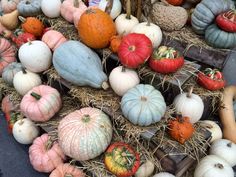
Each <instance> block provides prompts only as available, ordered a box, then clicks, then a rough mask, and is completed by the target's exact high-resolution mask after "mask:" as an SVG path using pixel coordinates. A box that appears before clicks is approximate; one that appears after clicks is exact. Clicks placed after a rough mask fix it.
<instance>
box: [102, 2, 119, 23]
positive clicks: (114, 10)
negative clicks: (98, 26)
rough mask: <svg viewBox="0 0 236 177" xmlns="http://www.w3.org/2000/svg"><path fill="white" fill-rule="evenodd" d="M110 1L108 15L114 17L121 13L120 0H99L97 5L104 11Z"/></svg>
mask: <svg viewBox="0 0 236 177" xmlns="http://www.w3.org/2000/svg"><path fill="white" fill-rule="evenodd" d="M111 1H113V2H112V7H111V10H110V16H111V18H112V19H115V18H116V17H117V16H118V15H120V13H121V10H122V5H121V2H120V0H109V1H107V0H101V1H100V2H99V5H98V8H99V9H101V10H103V11H106V8H107V6H109V3H111Z"/></svg>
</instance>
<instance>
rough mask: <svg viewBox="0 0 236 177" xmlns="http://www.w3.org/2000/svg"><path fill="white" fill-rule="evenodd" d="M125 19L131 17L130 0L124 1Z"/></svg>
mask: <svg viewBox="0 0 236 177" xmlns="http://www.w3.org/2000/svg"><path fill="white" fill-rule="evenodd" d="M126 14H127V15H126V19H131V2H130V0H127V1H126Z"/></svg>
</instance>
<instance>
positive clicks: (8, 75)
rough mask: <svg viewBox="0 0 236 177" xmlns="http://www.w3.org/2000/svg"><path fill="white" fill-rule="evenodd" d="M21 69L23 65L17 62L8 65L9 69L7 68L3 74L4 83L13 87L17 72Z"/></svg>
mask: <svg viewBox="0 0 236 177" xmlns="http://www.w3.org/2000/svg"><path fill="white" fill-rule="evenodd" d="M21 68H22V64H21V63H17V62H12V63H10V64H9V65H7V67H5V68H4V69H3V72H2V79H3V80H4V82H5V83H7V84H8V85H9V86H13V78H14V76H15V74H16V73H17V72H19V71H21Z"/></svg>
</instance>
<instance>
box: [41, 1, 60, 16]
mask: <svg viewBox="0 0 236 177" xmlns="http://www.w3.org/2000/svg"><path fill="white" fill-rule="evenodd" d="M41 9H42V11H43V13H44V15H46V16H47V17H49V18H56V17H59V16H60V12H61V0H42V1H41Z"/></svg>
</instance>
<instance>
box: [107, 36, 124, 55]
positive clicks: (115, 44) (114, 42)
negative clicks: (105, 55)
mask: <svg viewBox="0 0 236 177" xmlns="http://www.w3.org/2000/svg"><path fill="white" fill-rule="evenodd" d="M121 40H122V37H121V36H112V37H111V39H110V46H109V48H110V49H111V51H112V52H113V53H117V52H118V49H119V47H120V43H121Z"/></svg>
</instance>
